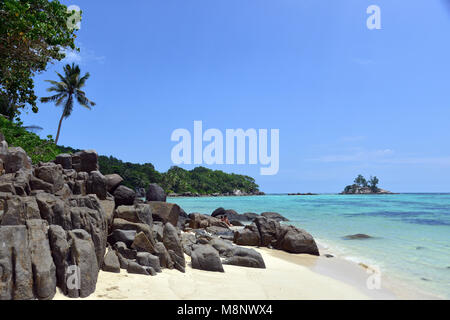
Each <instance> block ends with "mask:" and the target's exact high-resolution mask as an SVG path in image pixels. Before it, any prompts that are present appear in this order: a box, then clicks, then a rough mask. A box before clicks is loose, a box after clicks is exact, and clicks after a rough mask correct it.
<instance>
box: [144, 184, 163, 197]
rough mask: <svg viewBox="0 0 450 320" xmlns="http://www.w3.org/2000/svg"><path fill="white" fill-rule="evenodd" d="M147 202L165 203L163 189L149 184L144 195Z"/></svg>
mask: <svg viewBox="0 0 450 320" xmlns="http://www.w3.org/2000/svg"><path fill="white" fill-rule="evenodd" d="M146 199H147V201H162V202H165V201H166V193H165V192H164V189H163V188H161V187H160V186H159V185H157V184H156V183H151V184H150V185H149V186H148V190H147V194H146Z"/></svg>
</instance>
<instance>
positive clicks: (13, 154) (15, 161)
mask: <svg viewBox="0 0 450 320" xmlns="http://www.w3.org/2000/svg"><path fill="white" fill-rule="evenodd" d="M0 159H1V160H2V163H3V170H5V173H16V172H17V171H19V170H20V169H26V170H30V169H31V168H32V164H31V159H30V157H28V155H27V153H26V152H25V151H24V150H23V149H22V148H20V147H11V148H8V144H7V143H6V141H4V140H3V141H2V147H1V148H0Z"/></svg>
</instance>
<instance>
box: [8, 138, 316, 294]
mask: <svg viewBox="0 0 450 320" xmlns="http://www.w3.org/2000/svg"><path fill="white" fill-rule="evenodd" d="M122 182H123V179H122V178H121V177H120V176H119V175H117V174H110V175H103V174H102V173H101V172H100V171H99V167H98V156H97V153H96V152H95V151H93V150H87V151H80V152H77V153H75V154H61V155H59V156H57V157H56V159H55V161H53V162H48V163H39V164H37V165H33V164H32V162H31V159H30V158H29V157H28V156H27V154H26V153H25V151H24V150H23V149H21V148H8V145H7V143H6V141H4V139H3V137H2V136H1V134H0V300H4V299H52V298H53V297H54V295H55V294H56V290H57V289H56V288H59V289H60V291H61V292H62V293H63V294H65V295H67V296H68V297H72V298H77V297H87V296H89V295H90V294H92V293H93V292H94V291H95V288H96V283H97V278H98V273H99V270H104V271H106V272H116V273H117V272H120V270H121V269H125V270H126V271H127V272H129V273H136V274H142V275H149V276H154V275H157V273H159V272H161V271H162V269H164V268H168V269H177V270H179V271H181V272H185V269H186V260H185V255H187V256H189V257H191V259H190V260H191V266H192V268H196V269H201V270H207V271H218V272H223V271H224V270H223V265H224V264H225V265H226V264H228V265H236V266H243V267H252V268H265V263H264V260H263V258H262V256H261V254H260V253H258V252H257V251H256V250H254V249H249V248H244V247H241V246H240V245H245V246H249V245H250V246H268V247H273V248H277V249H282V250H286V251H288V252H296V253H299V252H301V253H311V254H318V250H317V247H315V243H314V240H313V239H312V237H311V236H310V235H309V234H308V233H306V232H305V231H303V230H299V229H296V228H294V227H291V226H284V225H280V221H286V220H287V219H285V218H284V217H282V216H281V215H279V214H277V213H273V212H266V213H262V214H261V215H258V214H255V213H245V214H238V213H237V212H236V211H233V210H225V209H223V208H218V209H217V210H215V211H214V212H213V213H212V215H204V214H200V213H191V214H189V215H188V214H186V213H185V212H184V211H183V209H181V208H180V207H179V206H178V205H176V204H173V203H167V202H166V194H165V193H164V190H163V189H162V188H161V187H160V186H158V185H157V184H151V185H150V186H149V188H148V190H147V191H146V192H145V198H146V199H145V201H144V200H143V199H142V198H141V196H142V193H143V192H142V190H141V191H139V190H138V192H136V191H135V190H132V189H130V188H128V187H126V186H124V185H122ZM223 217H227V218H228V219H229V220H230V221H232V223H233V224H235V225H237V223H240V222H242V223H247V224H249V225H247V226H246V227H245V228H244V229H242V230H238V231H235V230H234V229H233V228H230V227H229V225H228V224H227V223H225V222H224V221H222V218H223ZM233 242H234V243H233ZM313 247H315V250H313V249H314V248H313Z"/></svg>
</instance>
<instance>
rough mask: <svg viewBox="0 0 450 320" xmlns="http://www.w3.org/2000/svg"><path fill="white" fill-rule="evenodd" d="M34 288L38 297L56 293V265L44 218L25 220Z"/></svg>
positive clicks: (49, 297) (45, 297) (47, 297)
mask: <svg viewBox="0 0 450 320" xmlns="http://www.w3.org/2000/svg"><path fill="white" fill-rule="evenodd" d="M26 225H27V229H28V244H29V249H30V254H31V266H32V270H33V280H34V290H35V294H36V297H37V298H38V299H44V300H49V299H52V298H53V296H54V295H55V293H56V266H55V264H54V262H53V257H52V254H51V250H50V244H49V241H48V232H47V229H48V224H47V221H45V220H27V222H26Z"/></svg>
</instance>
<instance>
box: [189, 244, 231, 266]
mask: <svg viewBox="0 0 450 320" xmlns="http://www.w3.org/2000/svg"><path fill="white" fill-rule="evenodd" d="M191 259H192V260H191V261H192V268H194V269H200V270H205V271H216V272H224V270H223V266H222V261H221V260H220V257H219V253H218V252H217V250H215V249H214V248H213V247H212V246H210V245H194V247H193V250H192V254H191Z"/></svg>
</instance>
